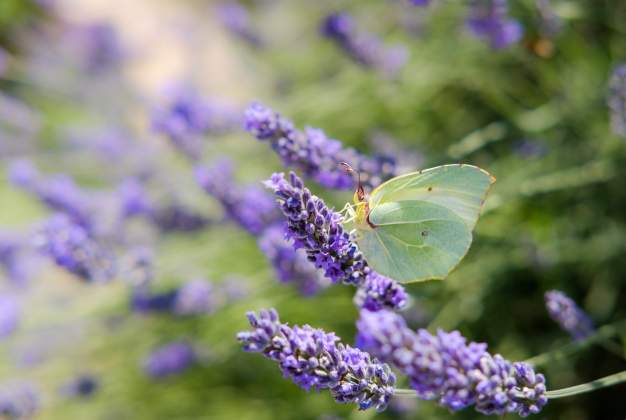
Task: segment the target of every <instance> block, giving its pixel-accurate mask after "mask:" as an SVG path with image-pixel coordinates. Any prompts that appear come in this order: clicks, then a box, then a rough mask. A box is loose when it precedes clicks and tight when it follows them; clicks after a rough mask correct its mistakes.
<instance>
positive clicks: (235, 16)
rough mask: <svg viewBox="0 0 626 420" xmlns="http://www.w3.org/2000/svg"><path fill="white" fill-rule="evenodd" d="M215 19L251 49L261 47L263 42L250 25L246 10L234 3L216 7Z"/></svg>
mask: <svg viewBox="0 0 626 420" xmlns="http://www.w3.org/2000/svg"><path fill="white" fill-rule="evenodd" d="M217 17H218V18H219V20H220V21H221V22H222V24H223V25H224V27H225V28H226V29H227V30H228V31H229V32H231V33H232V34H233V35H235V36H236V37H238V38H239V39H241V40H243V41H245V42H247V43H248V44H250V45H251V46H253V47H261V46H263V42H262V41H261V39H260V38H259V36H258V34H257V33H256V32H255V30H254V29H253V28H252V26H251V25H250V16H249V14H248V10H247V9H246V8H245V7H243V6H242V5H241V4H239V3H238V2H235V1H230V2H227V3H221V4H219V5H218V6H217Z"/></svg>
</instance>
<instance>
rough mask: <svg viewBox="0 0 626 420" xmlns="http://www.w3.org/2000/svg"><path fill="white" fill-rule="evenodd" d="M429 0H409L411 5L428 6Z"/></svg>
mask: <svg viewBox="0 0 626 420" xmlns="http://www.w3.org/2000/svg"><path fill="white" fill-rule="evenodd" d="M430 1H431V0H409V3H411V4H412V5H413V6H428V5H429V4H430Z"/></svg>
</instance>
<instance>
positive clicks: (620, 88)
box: [608, 64, 626, 137]
mask: <svg viewBox="0 0 626 420" xmlns="http://www.w3.org/2000/svg"><path fill="white" fill-rule="evenodd" d="M608 105H609V111H610V114H611V129H612V130H613V133H615V134H617V135H618V136H622V137H626V64H622V65H619V66H617V67H616V68H615V70H613V75H612V76H611V80H610V82H609V98H608Z"/></svg>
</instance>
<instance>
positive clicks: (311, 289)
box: [259, 224, 329, 296]
mask: <svg viewBox="0 0 626 420" xmlns="http://www.w3.org/2000/svg"><path fill="white" fill-rule="evenodd" d="M259 248H261V251H263V253H264V254H265V255H266V256H267V258H268V259H269V260H270V262H271V263H272V266H273V267H274V269H275V270H276V274H277V276H278V279H279V280H280V281H281V282H283V283H293V284H295V285H296V287H298V290H299V291H300V293H302V294H303V295H304V296H312V295H314V294H316V293H318V292H319V291H320V290H321V289H323V288H325V287H327V286H328V284H329V282H328V281H327V280H326V278H325V277H323V276H321V275H320V273H318V271H317V270H316V269H315V267H314V266H313V264H311V262H310V261H309V260H308V259H307V257H306V253H305V252H304V250H295V249H294V248H293V244H292V243H290V241H288V240H287V239H285V227H284V225H282V224H276V225H274V226H270V227H269V228H267V229H266V230H265V232H263V235H262V236H261V237H260V238H259Z"/></svg>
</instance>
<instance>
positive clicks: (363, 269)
mask: <svg viewBox="0 0 626 420" xmlns="http://www.w3.org/2000/svg"><path fill="white" fill-rule="evenodd" d="M266 185H267V186H268V187H269V188H271V189H272V190H273V191H274V194H275V195H276V197H277V199H278V202H279V204H280V208H281V210H282V211H283V214H284V215H285V217H286V218H287V234H288V236H289V238H290V239H291V240H293V241H294V247H295V248H297V249H300V248H303V249H304V250H305V251H306V253H307V256H308V258H309V260H310V261H312V262H313V263H314V264H315V267H317V268H318V269H321V270H323V271H324V274H325V275H326V277H328V279H330V280H331V281H332V282H333V283H339V282H341V283H346V284H352V285H354V286H358V287H360V288H363V289H365V290H364V291H363V292H361V293H362V297H361V298H359V300H360V301H361V302H363V303H364V304H366V305H367V306H368V307H370V308H372V309H377V308H380V307H383V306H389V307H391V308H398V307H401V306H402V305H404V303H405V302H406V293H405V291H404V289H403V288H402V286H400V285H399V284H397V283H396V282H394V281H393V280H391V279H387V278H384V277H383V276H381V275H380V274H378V273H374V272H373V271H372V270H371V269H370V267H369V266H368V264H367V262H366V261H365V258H364V257H363V254H362V253H361V251H359V248H358V246H357V244H356V243H355V242H354V241H353V240H352V237H351V236H350V234H349V233H348V232H346V231H345V230H344V228H343V226H342V224H341V220H342V218H341V215H339V214H337V213H335V212H334V211H332V210H331V209H329V208H328V207H327V206H326V204H325V203H324V201H323V200H322V199H320V198H319V197H316V196H314V195H312V194H311V192H310V191H309V190H308V189H307V188H305V186H304V184H303V182H302V180H301V179H300V178H298V177H297V176H296V174H294V173H293V172H291V173H290V175H289V180H287V179H285V175H284V174H283V173H277V174H274V175H272V178H271V179H270V180H269V181H266Z"/></svg>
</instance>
